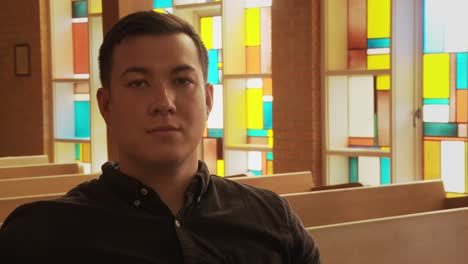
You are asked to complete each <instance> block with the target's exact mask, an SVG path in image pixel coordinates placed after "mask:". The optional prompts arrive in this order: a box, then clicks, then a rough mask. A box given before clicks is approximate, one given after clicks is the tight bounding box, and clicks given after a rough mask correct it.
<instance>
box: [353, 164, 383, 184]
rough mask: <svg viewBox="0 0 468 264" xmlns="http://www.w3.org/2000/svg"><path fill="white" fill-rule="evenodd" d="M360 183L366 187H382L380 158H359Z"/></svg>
mask: <svg viewBox="0 0 468 264" xmlns="http://www.w3.org/2000/svg"><path fill="white" fill-rule="evenodd" d="M358 175H359V182H360V183H362V184H365V185H372V186H377V185H380V158H377V157H358Z"/></svg>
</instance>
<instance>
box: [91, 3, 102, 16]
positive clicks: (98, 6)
mask: <svg viewBox="0 0 468 264" xmlns="http://www.w3.org/2000/svg"><path fill="white" fill-rule="evenodd" d="M88 11H89V13H90V14H99V13H102V1H101V0H91V1H88Z"/></svg>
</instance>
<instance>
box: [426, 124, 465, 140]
mask: <svg viewBox="0 0 468 264" xmlns="http://www.w3.org/2000/svg"><path fill="white" fill-rule="evenodd" d="M424 136H433V137H456V136H457V124H450V123H424Z"/></svg>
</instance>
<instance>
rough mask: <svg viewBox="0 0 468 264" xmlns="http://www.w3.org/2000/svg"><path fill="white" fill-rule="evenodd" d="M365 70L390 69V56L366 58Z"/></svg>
mask: <svg viewBox="0 0 468 264" xmlns="http://www.w3.org/2000/svg"><path fill="white" fill-rule="evenodd" d="M367 69H369V70H385V69H390V54H380V55H369V56H367Z"/></svg>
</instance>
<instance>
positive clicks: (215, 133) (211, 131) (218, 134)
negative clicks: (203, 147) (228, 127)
mask: <svg viewBox="0 0 468 264" xmlns="http://www.w3.org/2000/svg"><path fill="white" fill-rule="evenodd" d="M208 137H210V138H222V137H223V129H220V128H208Z"/></svg>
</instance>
